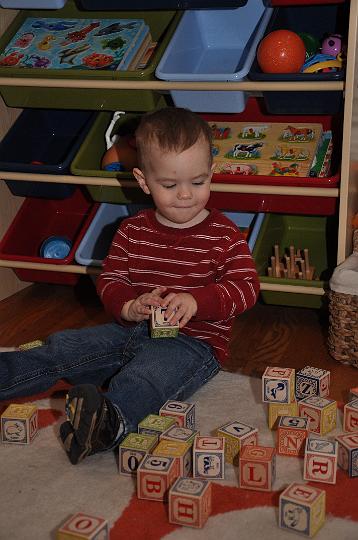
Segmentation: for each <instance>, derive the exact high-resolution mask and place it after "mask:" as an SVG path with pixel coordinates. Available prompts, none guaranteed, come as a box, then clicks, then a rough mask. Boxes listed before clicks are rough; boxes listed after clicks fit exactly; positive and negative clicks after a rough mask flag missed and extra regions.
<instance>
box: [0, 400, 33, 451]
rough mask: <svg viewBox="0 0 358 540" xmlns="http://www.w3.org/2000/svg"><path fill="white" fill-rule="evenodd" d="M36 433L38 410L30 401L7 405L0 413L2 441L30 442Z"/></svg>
mask: <svg viewBox="0 0 358 540" xmlns="http://www.w3.org/2000/svg"><path fill="white" fill-rule="evenodd" d="M37 433H38V411H37V407H36V405H32V404H31V403H23V404H17V403H12V404H11V405H9V406H8V407H7V408H6V409H5V411H4V412H3V413H2V415H1V440H2V442H4V443H15V444H30V443H31V442H32V441H33V440H34V438H35V437H36V435H37Z"/></svg>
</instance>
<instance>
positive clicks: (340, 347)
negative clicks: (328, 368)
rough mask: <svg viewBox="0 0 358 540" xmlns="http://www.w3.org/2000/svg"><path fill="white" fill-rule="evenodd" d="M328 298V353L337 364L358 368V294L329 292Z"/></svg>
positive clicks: (356, 246)
mask: <svg viewBox="0 0 358 540" xmlns="http://www.w3.org/2000/svg"><path fill="white" fill-rule="evenodd" d="M353 252H354V253H355V254H357V253H358V229H356V230H355V231H354V236H353ZM354 258H356V257H354ZM343 265H344V263H343ZM357 277H358V268H357ZM331 288H332V286H331ZM357 288H358V283H357ZM328 297H329V332H328V349H329V352H330V354H331V355H332V356H333V358H335V359H336V360H338V362H342V363H343V364H351V365H352V366H354V367H356V368H358V294H346V293H344V292H337V291H335V290H331V291H330V292H329V293H328Z"/></svg>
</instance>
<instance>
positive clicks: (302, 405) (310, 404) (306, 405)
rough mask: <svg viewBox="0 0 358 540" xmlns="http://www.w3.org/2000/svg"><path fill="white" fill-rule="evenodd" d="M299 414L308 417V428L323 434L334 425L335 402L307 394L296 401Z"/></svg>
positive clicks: (335, 419) (335, 415)
mask: <svg viewBox="0 0 358 540" xmlns="http://www.w3.org/2000/svg"><path fill="white" fill-rule="evenodd" d="M298 411H299V415H300V416H306V417H307V418H309V420H310V423H309V427H308V430H309V431H310V432H312V433H317V434H318V435H325V434H326V433H328V432H329V431H332V430H333V429H334V428H335V427H336V423H337V402H336V401H335V400H334V399H327V398H322V397H320V396H309V397H307V398H305V399H301V401H299V402H298Z"/></svg>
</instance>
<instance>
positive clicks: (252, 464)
mask: <svg viewBox="0 0 358 540" xmlns="http://www.w3.org/2000/svg"><path fill="white" fill-rule="evenodd" d="M275 478H276V451H275V448H272V447H271V446H244V447H243V449H242V450H241V454H240V476H239V485H240V487H241V488H244V489H253V490H257V491H271V490H272V486H273V483H274V481H275Z"/></svg>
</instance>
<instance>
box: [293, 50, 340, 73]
mask: <svg viewBox="0 0 358 540" xmlns="http://www.w3.org/2000/svg"><path fill="white" fill-rule="evenodd" d="M342 65H343V61H342V57H341V55H340V54H339V55H338V56H337V58H336V57H335V56H331V55H330V54H315V55H314V56H312V58H309V59H308V60H307V61H306V62H305V63H304V64H303V67H302V73H318V72H320V71H322V72H329V71H337V70H340V69H342Z"/></svg>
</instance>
